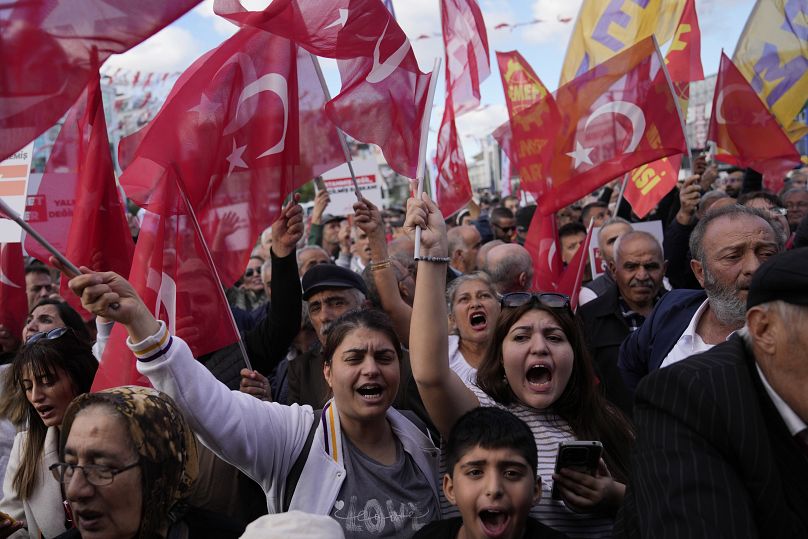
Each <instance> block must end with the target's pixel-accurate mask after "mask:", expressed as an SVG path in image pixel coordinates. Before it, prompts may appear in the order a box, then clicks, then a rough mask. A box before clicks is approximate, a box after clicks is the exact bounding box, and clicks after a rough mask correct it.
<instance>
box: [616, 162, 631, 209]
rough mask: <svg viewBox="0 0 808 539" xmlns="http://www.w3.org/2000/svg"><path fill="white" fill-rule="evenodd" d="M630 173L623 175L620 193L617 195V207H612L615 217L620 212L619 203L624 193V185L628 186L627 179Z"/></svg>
mask: <svg viewBox="0 0 808 539" xmlns="http://www.w3.org/2000/svg"><path fill="white" fill-rule="evenodd" d="M629 174H631V173H630V172H626V173H625V174H623V183H621V184H620V192H619V193H618V194H617V205H616V206H615V207H614V214H615V216H616V215H617V213H618V212H619V211H620V202H622V200H623V195H624V194H625V193H626V184H628V177H629Z"/></svg>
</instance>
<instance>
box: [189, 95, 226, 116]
mask: <svg viewBox="0 0 808 539" xmlns="http://www.w3.org/2000/svg"><path fill="white" fill-rule="evenodd" d="M220 108H222V104H221V103H218V102H216V101H211V100H210V99H208V96H206V95H205V94H202V99H200V100H199V104H198V105H197V106H195V107H194V108H192V109H189V110H188V112H198V113H199V121H200V122H201V123H205V122H208V121H210V122H215V121H216V111H218V110H219V109H220Z"/></svg>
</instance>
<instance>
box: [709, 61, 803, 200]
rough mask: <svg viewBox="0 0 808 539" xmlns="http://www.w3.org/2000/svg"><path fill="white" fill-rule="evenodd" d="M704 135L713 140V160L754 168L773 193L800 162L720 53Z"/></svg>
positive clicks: (773, 119) (749, 86) (742, 78)
mask: <svg viewBox="0 0 808 539" xmlns="http://www.w3.org/2000/svg"><path fill="white" fill-rule="evenodd" d="M707 137H708V138H709V140H712V141H714V142H715V143H716V146H717V149H716V155H715V158H716V159H717V160H719V161H723V162H724V163H730V164H732V165H736V166H739V167H749V168H753V169H755V170H757V171H758V172H760V173H761V174H763V183H764V185H765V186H766V188H767V189H770V190H772V191H774V192H777V191H779V190H780V189H781V188H782V187H783V180H784V178H785V175H786V173H787V172H788V171H789V170H791V169H792V168H794V167H796V166H797V165H799V163H800V154H799V153H798V152H797V150H796V149H795V148H794V145H793V144H792V143H791V141H790V140H789V138H788V136H787V135H786V134H785V132H783V129H782V128H781V127H780V124H778V123H777V120H776V119H775V118H774V116H772V113H771V112H770V111H769V109H768V108H766V105H765V104H764V103H763V102H762V101H761V100H760V98H759V97H758V95H757V93H756V92H755V90H754V89H753V88H752V86H751V85H750V84H749V83H748V82H747V81H746V79H745V78H744V76H743V74H742V73H741V72H740V71H739V70H738V68H737V67H735V64H733V63H732V60H730V59H729V58H728V57H727V55H726V54H723V53H722V54H721V65H720V67H719V68H718V80H716V83H715V94H714V97H713V114H712V117H711V118H710V131H709V134H708V136H707Z"/></svg>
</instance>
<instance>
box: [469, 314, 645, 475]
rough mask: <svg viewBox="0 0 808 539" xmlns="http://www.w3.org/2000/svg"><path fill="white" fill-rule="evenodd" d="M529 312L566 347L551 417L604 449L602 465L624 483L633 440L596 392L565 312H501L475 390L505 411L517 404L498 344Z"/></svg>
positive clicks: (578, 334) (575, 328)
mask: <svg viewBox="0 0 808 539" xmlns="http://www.w3.org/2000/svg"><path fill="white" fill-rule="evenodd" d="M532 309H537V310H540V311H544V312H546V313H548V314H550V316H552V317H553V319H554V320H555V321H556V322H557V323H558V325H559V326H560V327H561V330H562V331H563V332H564V335H565V336H566V337H567V340H568V341H569V343H570V345H571V346H572V352H573V357H574V360H573V362H572V373H571V374H570V379H569V381H567V386H566V387H565V388H564V391H563V392H562V393H561V396H560V397H558V399H557V400H556V401H555V402H554V403H553V405H552V408H553V412H555V413H557V414H558V415H559V416H561V418H563V419H564V420H565V421H567V423H569V425H570V427H571V428H572V431H573V433H574V434H575V436H576V437H577V438H578V439H579V440H599V441H600V442H602V443H603V447H604V449H605V454H604V460H605V461H606V464H607V466H608V467H609V470H610V471H611V473H612V475H613V476H614V478H615V479H616V480H617V481H620V482H625V480H626V479H627V478H628V470H629V451H630V448H631V445H632V443H633V441H634V430H633V428H632V427H631V424H630V423H629V421H628V420H627V419H626V418H625V416H623V414H622V413H621V412H620V410H618V409H617V407H615V406H614V405H612V404H611V403H610V402H609V401H607V400H606V399H605V398H604V397H603V396H602V395H601V394H600V393H599V392H598V390H597V387H596V382H595V380H596V378H595V371H594V368H593V367H592V359H591V357H590V356H589V352H588V351H587V348H586V346H585V344H584V339H583V333H582V330H581V328H580V326H579V325H578V322H577V321H576V320H575V318H574V317H573V316H572V313H571V312H570V311H569V309H553V308H549V307H545V306H543V305H540V304H538V303H537V302H530V303H527V304H526V305H522V306H521V307H514V308H503V309H502V312H501V313H500V316H499V319H498V320H497V325H496V329H495V331H494V338H493V339H492V340H491V344H490V345H489V347H488V351H487V353H486V355H485V358H484V359H483V362H482V364H481V365H480V368H479V369H478V370H477V385H478V386H480V388H481V389H482V390H483V391H485V392H486V393H487V394H488V395H490V396H491V397H492V398H493V399H494V400H495V401H497V402H498V403H500V404H503V405H505V406H508V405H511V404H515V403H516V402H517V398H516V395H514V393H513V391H512V390H511V387H510V385H509V384H508V380H507V379H506V377H505V368H504V367H503V364H502V343H503V341H504V340H505V337H506V336H507V335H508V331H510V329H511V327H512V326H513V325H514V324H515V323H516V322H517V321H518V320H519V319H520V318H522V316H524V315H525V313H527V312H529V311H530V310H532Z"/></svg>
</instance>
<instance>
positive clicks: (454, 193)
mask: <svg viewBox="0 0 808 539" xmlns="http://www.w3.org/2000/svg"><path fill="white" fill-rule="evenodd" d="M436 162H437V166H438V173H437V178H436V185H437V201H438V207H440V211H441V213H442V214H443V216H444V217H449V216H450V215H453V214H454V213H456V212H457V211H459V210H461V209H462V208H463V207H464V206H465V205H466V204H468V202H469V200H471V184H470V183H469V172H468V169H467V168H466V158H465V157H463V147H462V146H461V144H460V140H458V136H457V126H456V125H455V113H454V110H453V108H452V100H451V95H449V94H447V96H446V106H445V107H444V109H443V120H441V124H440V130H439V131H438V148H437V158H436Z"/></svg>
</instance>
